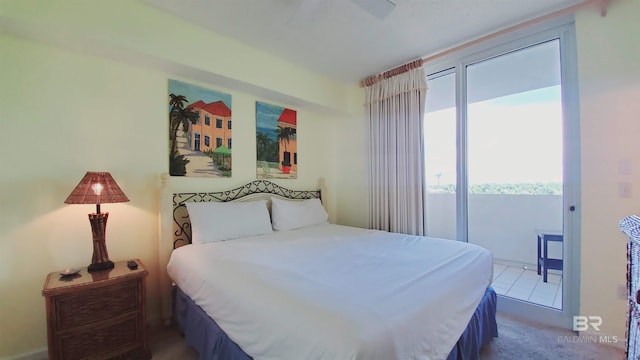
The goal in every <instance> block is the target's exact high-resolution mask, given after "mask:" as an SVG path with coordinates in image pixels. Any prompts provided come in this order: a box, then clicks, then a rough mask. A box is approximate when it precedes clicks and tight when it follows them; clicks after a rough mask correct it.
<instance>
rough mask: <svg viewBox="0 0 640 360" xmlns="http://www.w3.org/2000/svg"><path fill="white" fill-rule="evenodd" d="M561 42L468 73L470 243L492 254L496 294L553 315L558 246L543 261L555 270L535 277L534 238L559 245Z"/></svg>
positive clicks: (557, 299)
mask: <svg viewBox="0 0 640 360" xmlns="http://www.w3.org/2000/svg"><path fill="white" fill-rule="evenodd" d="M559 43H560V41H559V40H558V39H554V40H550V41H547V42H544V43H539V44H535V45H531V46H528V47H526V48H523V49H518V50H515V51H513V52H509V53H506V54H502V55H500V56H496V57H493V58H490V59H487V60H483V61H480V62H476V63H473V64H470V65H468V66H467V67H466V74H467V103H466V106H467V139H468V141H467V144H468V151H467V154H468V155H467V164H468V172H467V178H468V188H467V194H468V196H467V199H468V208H467V218H468V241H469V242H470V243H474V244H477V245H480V246H482V247H484V248H487V249H489V250H491V252H492V253H493V257H494V262H495V264H494V274H495V280H494V283H493V287H494V289H495V290H496V292H498V294H500V295H504V296H508V297H511V298H514V299H519V300H523V301H528V302H532V303H534V304H539V305H543V306H549V307H553V308H556V309H562V287H561V284H562V270H563V269H562V267H563V264H564V262H563V257H562V255H563V248H562V242H561V241H552V242H551V243H550V244H549V243H548V242H547V250H548V252H547V258H549V259H554V262H553V265H558V266H553V267H554V269H551V270H549V269H548V268H550V265H549V264H547V269H541V271H540V274H538V271H537V264H538V253H537V239H538V235H539V234H545V235H546V234H550V235H554V236H557V238H556V237H554V239H563V238H564V237H563V214H562V208H563V205H562V204H563V201H562V200H563V199H562V189H563V150H562V149H563V140H562V139H563V126H562V125H563V120H562V91H561V78H560V47H559ZM542 240H543V239H541V241H542ZM541 244H542V243H541ZM541 256H542V254H541ZM555 260H558V261H555ZM543 263H544V262H543ZM543 270H544V271H543ZM545 272H546V273H547V276H546V278H545V277H544V276H543V275H544V273H545Z"/></svg>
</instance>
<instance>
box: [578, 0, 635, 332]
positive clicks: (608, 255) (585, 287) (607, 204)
mask: <svg viewBox="0 0 640 360" xmlns="http://www.w3.org/2000/svg"><path fill="white" fill-rule="evenodd" d="M638 19H640V1H637V0H618V1H612V2H611V4H610V6H609V9H608V11H607V15H606V17H604V18H603V17H601V16H600V14H599V13H598V12H597V11H595V10H585V11H581V12H580V13H579V14H578V15H577V16H576V34H577V42H578V72H579V81H580V84H579V85H580V113H581V114H580V118H581V120H580V126H581V145H582V149H581V151H582V229H581V232H582V239H581V271H580V272H581V274H580V275H581V291H580V313H581V314H582V315H599V316H602V318H603V323H602V327H601V330H602V332H603V333H605V334H610V335H617V336H619V337H622V336H624V334H625V315H626V308H627V307H626V303H625V301H624V300H622V299H620V298H618V296H617V292H618V286H620V285H622V284H624V283H625V281H626V280H625V279H626V255H625V254H626V253H625V246H626V245H625V244H626V242H625V241H626V238H625V237H624V236H623V234H622V233H621V232H620V231H619V230H618V227H617V224H618V221H619V220H620V219H621V218H623V217H624V216H627V215H629V214H634V213H635V214H638V213H640V159H639V158H638V154H640V142H639V141H638V135H639V134H640V119H639V117H638V114H640V65H639V64H640V45H639V44H640V27H638ZM621 162H622V163H624V162H628V163H629V164H630V167H631V170H632V173H631V174H630V175H624V174H622V173H621V171H620V168H619V166H620V163H621ZM623 167H624V166H623ZM620 183H629V184H631V186H632V196H631V197H630V198H621V197H620V195H619V193H618V187H619V184H620Z"/></svg>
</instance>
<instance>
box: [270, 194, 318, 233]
mask: <svg viewBox="0 0 640 360" xmlns="http://www.w3.org/2000/svg"><path fill="white" fill-rule="evenodd" d="M328 218H329V215H328V214H327V212H326V211H325V209H324V207H323V206H322V203H321V202H320V199H308V200H282V199H278V198H274V197H272V198H271V224H272V225H273V229H274V230H292V229H299V228H301V227H305V226H310V225H316V224H321V223H323V222H326V221H327V219H328Z"/></svg>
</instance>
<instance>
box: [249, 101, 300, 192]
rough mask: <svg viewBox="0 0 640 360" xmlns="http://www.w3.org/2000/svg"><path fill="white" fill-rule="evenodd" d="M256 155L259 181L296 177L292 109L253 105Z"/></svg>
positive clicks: (261, 103)
mask: <svg viewBox="0 0 640 360" xmlns="http://www.w3.org/2000/svg"><path fill="white" fill-rule="evenodd" d="M256 152H257V172H256V173H257V177H258V178H262V179H264V178H284V179H295V178H297V175H298V139H297V113H296V111H295V110H291V109H287V108H284V107H281V106H277V105H271V104H266V103H263V102H259V101H258V102H256Z"/></svg>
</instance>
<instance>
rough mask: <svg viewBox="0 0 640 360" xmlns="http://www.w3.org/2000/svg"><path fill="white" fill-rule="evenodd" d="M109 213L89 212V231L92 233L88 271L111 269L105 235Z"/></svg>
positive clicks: (111, 264)
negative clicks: (91, 253)
mask: <svg viewBox="0 0 640 360" xmlns="http://www.w3.org/2000/svg"><path fill="white" fill-rule="evenodd" d="M108 217H109V213H98V214H89V222H90V223H91V232H92V234H93V256H92V258H91V265H89V267H88V270H89V271H100V270H108V269H113V266H114V265H113V261H111V260H109V253H108V252H107V245H106V242H105V235H106V230H107V218H108Z"/></svg>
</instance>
